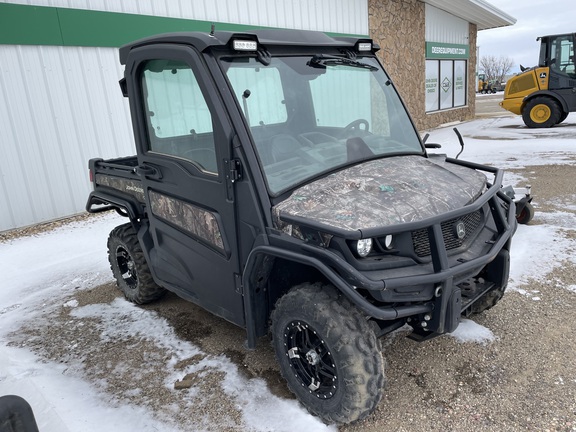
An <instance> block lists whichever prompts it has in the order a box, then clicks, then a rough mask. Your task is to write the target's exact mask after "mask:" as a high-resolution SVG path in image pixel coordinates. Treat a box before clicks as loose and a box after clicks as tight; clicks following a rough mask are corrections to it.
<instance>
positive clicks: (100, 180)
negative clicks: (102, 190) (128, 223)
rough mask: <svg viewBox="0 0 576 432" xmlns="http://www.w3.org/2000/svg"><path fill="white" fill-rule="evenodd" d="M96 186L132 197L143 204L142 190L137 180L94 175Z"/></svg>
mask: <svg viewBox="0 0 576 432" xmlns="http://www.w3.org/2000/svg"><path fill="white" fill-rule="evenodd" d="M96 184H99V185H100V186H106V187H109V188H112V189H116V190H119V191H121V192H124V193H127V194H128V195H132V196H133V197H134V198H136V199H137V200H138V201H139V202H141V203H143V202H144V189H143V188H142V183H141V182H140V181H138V180H130V179H126V178H122V177H113V176H108V175H104V174H96Z"/></svg>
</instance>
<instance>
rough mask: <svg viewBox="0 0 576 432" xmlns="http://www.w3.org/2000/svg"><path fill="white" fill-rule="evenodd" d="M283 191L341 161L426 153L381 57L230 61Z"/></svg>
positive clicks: (265, 159)
mask: <svg viewBox="0 0 576 432" xmlns="http://www.w3.org/2000/svg"><path fill="white" fill-rule="evenodd" d="M223 61H224V63H223V64H224V66H225V68H226V74H227V76H228V79H229V81H230V83H231V85H232V87H233V92H234V94H235V96H236V97H237V99H238V102H239V104H240V107H241V108H242V111H243V113H244V116H245V117H246V120H247V122H248V124H249V126H250V130H251V133H252V136H253V140H254V143H255V145H256V151H257V153H258V156H259V159H260V163H261V164H262V168H263V170H264V174H265V177H266V180H267V183H268V188H269V191H270V192H271V193H272V194H274V195H277V194H279V193H282V192H284V191H286V190H288V189H290V188H293V187H295V186H297V185H299V184H302V183H304V182H306V181H307V180H309V179H312V178H314V177H317V176H319V175H321V174H323V173H326V172H330V171H333V170H334V169H336V168H339V167H344V166H346V165H352V164H356V163H359V162H361V161H363V160H368V159H374V158H377V157H381V156H387V155H393V154H394V155H397V154H422V153H423V150H422V147H421V144H420V140H419V138H418V135H417V133H416V131H415V129H414V126H413V125H412V123H411V121H410V119H409V118H408V115H407V113H406V111H405V109H404V107H403V106H402V103H401V102H400V99H399V97H398V95H397V94H396V91H395V90H394V88H393V86H392V85H390V81H389V80H388V77H387V76H386V74H385V72H384V71H383V70H382V69H381V67H380V65H379V64H378V62H377V61H376V59H375V58H373V57H363V58H362V57H358V58H357V59H354V60H351V59H348V58H344V57H338V56H323V55H315V56H301V57H273V58H272V59H271V62H270V64H269V65H267V66H264V65H263V64H262V63H260V62H258V61H257V60H256V59H255V58H247V57H243V58H228V59H225V60H223Z"/></svg>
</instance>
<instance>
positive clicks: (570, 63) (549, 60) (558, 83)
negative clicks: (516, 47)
mask: <svg viewBox="0 0 576 432" xmlns="http://www.w3.org/2000/svg"><path fill="white" fill-rule="evenodd" d="M574 37H575V34H574V33H570V34H563V35H553V36H543V37H541V38H539V39H540V41H541V45H540V61H539V66H540V67H549V68H550V77H549V83H548V89H549V90H554V89H559V88H568V87H574V80H576V64H575V60H574Z"/></svg>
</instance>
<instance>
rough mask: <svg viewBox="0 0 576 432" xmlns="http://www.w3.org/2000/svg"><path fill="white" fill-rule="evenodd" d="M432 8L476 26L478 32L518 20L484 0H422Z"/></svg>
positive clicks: (507, 24) (511, 23)
mask: <svg viewBox="0 0 576 432" xmlns="http://www.w3.org/2000/svg"><path fill="white" fill-rule="evenodd" d="M422 1H423V2H424V3H428V4H429V5H430V6H434V7H437V8H438V9H442V10H443V11H446V12H448V13H450V14H452V15H455V16H457V17H459V18H462V19H464V20H466V21H468V22H470V23H472V24H476V25H477V27H478V30H487V29H491V28H495V27H505V26H509V25H513V24H515V23H516V18H514V17H512V16H510V15H508V14H507V13H506V12H504V11H501V10H500V9H498V8H496V7H494V6H492V5H491V4H490V3H488V2H486V1H484V0H422Z"/></svg>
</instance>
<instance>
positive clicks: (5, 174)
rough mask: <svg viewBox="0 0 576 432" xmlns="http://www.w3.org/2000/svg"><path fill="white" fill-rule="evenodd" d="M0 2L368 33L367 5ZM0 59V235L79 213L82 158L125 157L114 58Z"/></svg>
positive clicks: (28, 54)
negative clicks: (0, 233) (10, 230)
mask: <svg viewBox="0 0 576 432" xmlns="http://www.w3.org/2000/svg"><path fill="white" fill-rule="evenodd" d="M0 2H2V3H18V4H29V5H37V6H52V7H68V8H78V9H91V10H103V11H110V12H124V13H135V14H144V15H157V16H167V17H173V18H187V19H196V20H206V21H220V22H233V23H238V24H249V25H260V26H270V27H283V28H297V29H305V30H319V31H329V32H338V33H354V34H368V7H367V0H349V1H342V0H318V1H311V0H292V1H279V0H273V1H270V0H268V1H266V0H239V1H235V0H223V1H220V0H219V1H214V0H194V1H186V0H164V1H161V0H122V1H120V0H118V1H110V0H26V1H24V0H11V1H6V0H0ZM103 31H105V29H103ZM0 59H2V61H1V62H0V155H1V156H0V231H4V230H8V229H12V228H18V227H23V226H27V225H31V224H35V223H39V222H43V221H48V220H53V219H57V218H60V217H65V216H70V215H73V214H77V213H81V212H82V211H83V210H84V206H85V204H86V199H87V197H88V193H89V192H90V189H91V185H90V182H89V179H88V160H89V159H90V158H93V157H102V158H104V159H106V158H113V157H120V156H127V155H130V154H134V143H133V135H132V125H131V121H130V113H129V109H128V102H127V100H126V99H125V98H123V97H122V96H121V93H120V89H119V86H118V80H119V79H120V78H121V77H122V75H123V70H122V68H121V65H120V64H119V62H118V50H117V49H116V48H87V47H56V46H27V45H0Z"/></svg>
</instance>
